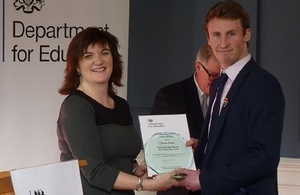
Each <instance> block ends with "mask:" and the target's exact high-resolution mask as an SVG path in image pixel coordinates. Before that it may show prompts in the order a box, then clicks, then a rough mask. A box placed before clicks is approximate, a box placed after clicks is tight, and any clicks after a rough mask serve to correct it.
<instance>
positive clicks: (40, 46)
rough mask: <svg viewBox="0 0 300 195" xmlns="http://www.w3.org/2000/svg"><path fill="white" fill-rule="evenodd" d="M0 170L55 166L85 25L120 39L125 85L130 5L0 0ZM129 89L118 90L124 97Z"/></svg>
mask: <svg viewBox="0 0 300 195" xmlns="http://www.w3.org/2000/svg"><path fill="white" fill-rule="evenodd" d="M0 1H1V3H0V9H1V28H0V29H1V32H0V33H1V34H0V36H1V37H0V38H1V46H0V47H1V54H0V63H1V64H0V143H1V145H2V146H1V147H0V156H1V161H0V170H5V169H6V170H7V169H13V168H21V167H28V166H33V165H39V164H45V163H50V162H57V160H58V159H59V151H58V146H57V137H56V120H57V117H58V111H59V108H60V105H61V102H62V100H63V98H64V96H61V95H60V94H59V93H58V92H57V90H58V89H59V88H60V86H61V84H62V81H63V77H64V68H65V59H66V52H67V47H68V44H69V42H70V41H71V38H72V37H74V36H75V34H76V33H77V32H79V31H80V30H81V29H83V28H86V27H88V26H97V27H99V28H102V29H103V30H106V31H109V32H111V33H112V34H114V35H115V36H116V37H117V38H118V39H119V44H120V53H121V55H122V56H123V60H124V76H123V81H122V82H123V84H124V85H125V86H126V85H127V61H128V60H127V58H128V57H127V56H128V31H129V0H122V1H119V0H88V1H86V0H63V1H60V0H26V1H24V0H0ZM126 92H127V88H126V87H122V88H120V89H119V90H118V95H120V96H122V97H124V98H126V95H127V94H126Z"/></svg>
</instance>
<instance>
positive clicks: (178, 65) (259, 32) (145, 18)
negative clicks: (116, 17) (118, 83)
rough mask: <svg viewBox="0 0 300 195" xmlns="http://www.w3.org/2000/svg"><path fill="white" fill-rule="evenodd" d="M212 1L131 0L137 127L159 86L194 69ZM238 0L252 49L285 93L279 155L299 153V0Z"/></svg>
mask: <svg viewBox="0 0 300 195" xmlns="http://www.w3.org/2000/svg"><path fill="white" fill-rule="evenodd" d="M215 2H217V1H216V0H213V1H212V0H191V1H183V0H165V1H160V0H152V1H139V0H131V1H130V24H129V29H130V33H129V56H128V59H129V64H128V66H129V70H128V101H129V104H130V106H131V110H132V114H133V117H134V123H135V126H136V128H137V129H139V124H138V120H137V119H138V115H142V114H149V113H150V109H151V106H152V103H153V101H154V97H155V94H156V92H157V90H158V89H159V88H161V87H163V86H165V85H167V84H170V83H172V82H175V81H179V80H182V79H184V78H186V77H188V76H190V75H191V74H192V73H193V71H194V60H195V56H196V53H197V50H198V48H199V47H200V46H201V45H203V44H204V43H206V38H205V33H204V18H205V15H206V13H207V11H208V9H209V8H210V7H211V6H212V5H214V4H215ZM238 2H240V3H241V4H243V5H244V7H245V8H246V9H247V10H248V12H249V13H250V15H251V28H252V40H251V42H250V46H251V47H250V50H251V54H252V55H253V57H254V58H255V59H256V60H257V61H258V62H259V63H260V64H261V66H262V67H263V68H265V69H267V70H268V71H270V72H271V73H273V74H274V75H275V76H276V77H277V78H278V79H279V81H280V83H281V85H282V88H283V91H284V94H285V97H286V114H285V124H284V131H283V142H282V156H285V157H300V150H299V148H300V141H299V140H300V135H299V132H300V128H299V123H300V116H299V112H300V105H299V104H300V97H299V96H300V86H299V85H300V82H299V78H300V71H299V63H297V61H296V59H297V57H298V55H299V53H300V48H299V47H297V46H299V45H300V40H299V38H298V35H299V34H300V25H299V24H297V18H300V12H299V11H298V6H297V5H298V1H297V0H289V2H288V3H286V2H283V1H279V0H276V1H274V0H264V1H253V0H252V1H247V0H238ZM298 23H299V22H298Z"/></svg>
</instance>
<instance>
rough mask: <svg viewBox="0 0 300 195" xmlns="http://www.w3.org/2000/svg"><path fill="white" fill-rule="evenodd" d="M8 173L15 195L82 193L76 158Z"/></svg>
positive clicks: (75, 194) (78, 194) (76, 194)
mask: <svg viewBox="0 0 300 195" xmlns="http://www.w3.org/2000/svg"><path fill="white" fill-rule="evenodd" d="M10 173H11V178H12V183H13V186H14V191H15V195H66V194H72V195H83V192H82V185H81V179H80V173H79V166H78V161H77V160H72V161H68V162H61V163H54V164H48V165H42V166H37V167H30V168H26V169H17V170H14V171H11V172H10Z"/></svg>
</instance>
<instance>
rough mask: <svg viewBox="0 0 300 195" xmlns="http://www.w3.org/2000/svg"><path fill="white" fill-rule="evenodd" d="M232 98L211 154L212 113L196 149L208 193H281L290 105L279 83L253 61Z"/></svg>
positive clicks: (204, 192)
mask: <svg viewBox="0 0 300 195" xmlns="http://www.w3.org/2000/svg"><path fill="white" fill-rule="evenodd" d="M216 83H217V80H215V82H214V83H213V84H212V86H211V94H215V93H216ZM211 97H212V96H211ZM226 97H227V99H228V103H227V105H226V106H225V107H224V106H223V107H222V111H221V114H220V120H219V121H220V125H219V127H218V128H217V129H216V130H215V131H213V132H211V133H210V135H209V140H208V145H207V149H206V152H205V154H204V148H205V144H206V141H207V129H208V124H209V118H210V116H209V114H208V115H207V116H208V117H206V120H205V122H204V125H203V130H202V135H201V139H200V145H199V147H198V148H197V151H196V152H197V154H199V155H198V156H197V157H196V162H197V163H199V164H200V169H201V174H200V177H199V179H200V182H201V185H202V195H217V194H218V195H219V194H222V195H225V194H249V195H276V194H278V187H277V166H278V163H279V159H280V144H281V134H282V128H283V118H284V106H285V100H284V96H283V92H282V89H281V86H280V84H279V82H278V81H277V79H276V78H275V77H274V76H272V75H271V74H270V73H268V72H267V71H265V70H263V69H262V68H260V67H259V66H257V65H256V63H255V61H254V60H253V59H251V60H250V61H249V62H248V63H247V64H246V65H245V67H244V68H243V69H242V70H241V71H240V73H239V74H238V75H237V77H236V79H235V81H234V82H233V84H232V86H231V88H230V90H229V92H228V94H227V96H226ZM213 99H214V98H213V97H212V98H211V99H210V101H211V102H212V101H213ZM210 105H211V103H210ZM210 107H211V106H210ZM208 113H210V108H209V111H208Z"/></svg>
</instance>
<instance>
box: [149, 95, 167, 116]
mask: <svg viewBox="0 0 300 195" xmlns="http://www.w3.org/2000/svg"><path fill="white" fill-rule="evenodd" d="M169 113H170V104H169V100H168V97H167V95H166V94H165V92H164V90H162V89H160V90H159V91H158V92H157V94H156V96H155V99H154V103H153V105H152V109H151V114H169Z"/></svg>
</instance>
